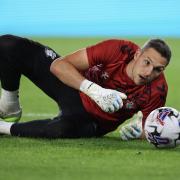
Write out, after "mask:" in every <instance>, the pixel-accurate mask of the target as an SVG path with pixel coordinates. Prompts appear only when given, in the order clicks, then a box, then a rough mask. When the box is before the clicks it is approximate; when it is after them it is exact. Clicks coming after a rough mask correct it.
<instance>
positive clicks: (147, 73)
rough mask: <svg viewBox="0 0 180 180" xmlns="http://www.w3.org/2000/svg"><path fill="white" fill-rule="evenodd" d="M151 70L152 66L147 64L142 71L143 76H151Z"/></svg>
mask: <svg viewBox="0 0 180 180" xmlns="http://www.w3.org/2000/svg"><path fill="white" fill-rule="evenodd" d="M152 71H153V66H148V67H146V69H145V71H144V77H146V78H148V77H150V76H151V74H152Z"/></svg>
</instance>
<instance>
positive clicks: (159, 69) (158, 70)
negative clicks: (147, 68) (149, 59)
mask: <svg viewBox="0 0 180 180" xmlns="http://www.w3.org/2000/svg"><path fill="white" fill-rule="evenodd" d="M154 70H155V71H156V72H158V73H160V72H162V71H164V68H161V67H160V68H159V67H157V68H154Z"/></svg>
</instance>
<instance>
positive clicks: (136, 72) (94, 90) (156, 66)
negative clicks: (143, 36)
mask: <svg viewBox="0 0 180 180" xmlns="http://www.w3.org/2000/svg"><path fill="white" fill-rule="evenodd" d="M7 44H8V45H9V46H7ZM1 46H3V48H2V47H1ZM15 49H16V51H15V52H14V53H9V54H8V57H6V55H7V54H4V52H9V51H10V52H11V51H12V50H15ZM0 51H2V52H3V55H1V56H2V57H0V67H3V68H1V69H0V72H3V73H1V74H0V77H1V84H2V93H1V99H0V112H1V118H2V119H3V120H5V121H9V120H11V119H13V120H17V119H19V118H20V114H21V108H20V105H19V101H18V88H19V79H20V75H21V74H24V75H25V76H27V77H28V78H29V79H31V81H32V82H34V83H35V84H36V85H37V86H38V87H39V88H41V89H42V90H43V91H44V92H45V93H46V94H47V95H48V96H50V97H51V98H53V99H54V100H55V101H56V102H57V103H58V105H59V106H60V108H61V114H60V115H59V116H57V117H55V118H53V119H52V120H50V119H46V120H33V121H30V122H25V123H14V122H4V121H1V122H0V133H4V134H10V135H13V136H22V137H45V138H79V137H99V136H103V135H105V134H106V133H108V132H111V131H113V130H115V129H116V128H117V127H118V126H119V125H120V124H122V123H123V122H124V121H125V120H127V119H129V118H131V117H132V116H133V115H134V114H136V113H137V112H138V111H141V112H142V115H139V116H138V123H131V124H128V125H126V126H125V127H124V128H122V129H121V130H120V134H121V138H122V139H124V140H127V139H133V138H138V137H139V136H140V135H141V134H142V129H143V128H140V127H143V126H144V122H145V119H146V117H147V115H148V114H149V113H150V112H151V111H152V110H154V109H155V108H158V107H161V106H164V104H165V101H166V95H167V83H166V80H165V77H164V74H163V71H164V70H165V68H166V66H167V65H168V64H169V61H170V58H171V51H170V48H169V47H168V45H167V44H166V43H165V42H164V41H163V40H161V39H151V40H149V41H148V42H146V43H145V45H144V46H143V47H142V48H140V47H139V46H138V45H136V44H135V43H133V42H130V41H127V40H118V39H111V40H106V41H103V42H100V43H98V44H96V45H93V46H90V47H87V48H84V49H80V50H78V51H76V52H74V53H72V54H69V55H67V56H65V57H59V56H58V55H57V53H56V52H54V51H53V50H52V49H50V48H48V47H46V46H43V45H41V44H39V43H36V42H34V41H30V40H28V39H25V38H20V37H16V36H10V35H6V36H1V37H0ZM30 54H31V55H30ZM28 56H30V58H29V59H28ZM25 58H27V60H25ZM3 59H10V60H9V61H8V62H7V61H5V60H3ZM13 59H15V60H13ZM10 67H11V68H12V67H13V68H12V69H8V68H10ZM11 71H12V72H13V73H10V72H11ZM15 77H16V80H14V78H15ZM8 79H9V80H8ZM7 80H8V81H7ZM10 82H13V83H10ZM16 82H18V83H16ZM5 102H6V103H5ZM14 107H16V108H14ZM142 116H143V117H142ZM139 119H140V120H139ZM139 121H140V122H141V123H139ZM139 124H140V125H139ZM141 124H142V125H141Z"/></svg>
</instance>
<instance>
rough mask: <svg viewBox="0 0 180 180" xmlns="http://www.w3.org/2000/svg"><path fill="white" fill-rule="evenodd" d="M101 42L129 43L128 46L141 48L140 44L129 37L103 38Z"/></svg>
mask: <svg viewBox="0 0 180 180" xmlns="http://www.w3.org/2000/svg"><path fill="white" fill-rule="evenodd" d="M101 43H105V44H119V45H127V46H134V47H138V48H139V46H138V45H137V44H136V43H135V42H133V41H131V40H127V39H106V40H103V41H102V42H101Z"/></svg>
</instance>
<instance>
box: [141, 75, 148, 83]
mask: <svg viewBox="0 0 180 180" xmlns="http://www.w3.org/2000/svg"><path fill="white" fill-rule="evenodd" d="M139 78H140V80H141V81H143V82H148V78H146V77H144V76H141V75H139Z"/></svg>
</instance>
